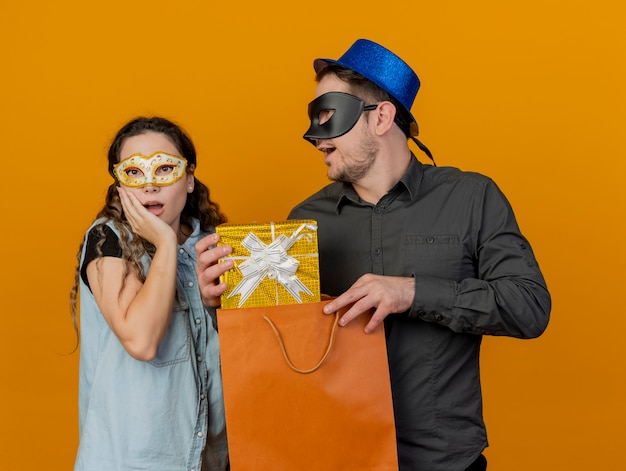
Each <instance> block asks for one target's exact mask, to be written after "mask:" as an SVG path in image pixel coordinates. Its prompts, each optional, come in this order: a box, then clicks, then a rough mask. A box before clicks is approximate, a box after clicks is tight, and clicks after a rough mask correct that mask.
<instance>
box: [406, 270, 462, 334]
mask: <svg viewBox="0 0 626 471" xmlns="http://www.w3.org/2000/svg"><path fill="white" fill-rule="evenodd" d="M412 276H413V277H414V278H415V298H414V299H413V306H411V309H410V310H409V312H408V314H407V316H408V317H410V318H417V319H422V320H423V321H426V322H437V323H439V324H444V325H448V324H450V322H451V320H452V316H451V314H452V309H453V306H454V293H455V289H454V286H455V282H454V281H450V280H443V279H441V278H436V277H432V276H421V275H412Z"/></svg>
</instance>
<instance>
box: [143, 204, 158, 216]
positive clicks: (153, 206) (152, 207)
mask: <svg viewBox="0 0 626 471" xmlns="http://www.w3.org/2000/svg"><path fill="white" fill-rule="evenodd" d="M143 207H144V208H146V209H147V210H148V211H150V212H151V213H153V214H159V213H160V212H161V211H162V210H163V205H162V204H161V203H153V202H151V203H146V204H144V205H143Z"/></svg>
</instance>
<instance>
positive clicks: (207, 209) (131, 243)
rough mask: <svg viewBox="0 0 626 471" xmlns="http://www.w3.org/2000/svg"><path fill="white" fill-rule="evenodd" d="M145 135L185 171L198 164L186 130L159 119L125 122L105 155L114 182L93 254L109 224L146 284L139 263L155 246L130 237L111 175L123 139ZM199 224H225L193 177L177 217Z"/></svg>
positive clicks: (74, 297)
mask: <svg viewBox="0 0 626 471" xmlns="http://www.w3.org/2000/svg"><path fill="white" fill-rule="evenodd" d="M148 132H156V133H159V134H163V135H164V136H165V137H167V138H168V139H169V140H170V141H171V142H172V144H174V146H175V147H176V149H177V150H178V151H179V152H180V155H181V157H184V158H185V159H187V164H188V165H187V171H188V172H190V173H191V172H193V170H195V167H196V165H197V161H196V160H197V159H196V148H195V146H194V144H193V142H192V140H191V138H190V137H189V136H188V135H187V134H186V133H185V131H184V130H183V129H182V128H181V127H180V126H178V125H177V124H175V123H173V122H172V121H170V120H168V119H165V118H162V117H158V116H155V117H138V118H135V119H133V120H131V121H129V122H128V123H126V124H125V125H124V126H123V127H122V128H121V129H120V130H119V131H118V132H117V134H116V135H115V137H114V139H113V141H112V143H111V146H110V147H109V152H108V169H109V174H110V175H111V177H112V178H113V182H112V183H111V185H110V186H109V188H108V190H107V193H106V197H105V202H104V206H103V208H102V209H101V210H100V211H99V212H98V214H97V215H96V219H103V220H104V222H102V223H99V224H97V225H96V226H95V227H94V229H93V230H95V231H97V233H98V234H99V236H100V237H99V239H100V240H99V242H98V244H97V245H96V253H97V255H98V258H100V257H102V249H101V247H102V245H103V244H104V240H105V237H104V226H105V222H106V221H111V222H112V223H113V225H114V226H115V227H116V228H117V230H118V231H119V234H120V238H119V244H120V248H121V251H122V257H121V258H122V260H125V261H126V262H128V263H129V264H130V265H131V266H133V267H135V271H136V272H137V273H138V275H139V277H140V279H141V280H142V281H145V276H144V267H143V265H142V263H141V259H142V257H143V256H144V255H145V254H146V253H147V254H149V255H152V254H153V253H154V247H153V246H152V244H150V243H149V242H148V241H146V240H145V239H143V238H141V237H139V236H138V235H136V234H135V236H134V237H131V233H132V231H131V228H130V225H129V223H128V221H127V220H126V217H125V215H124V213H123V212H122V205H121V203H120V197H119V194H118V192H117V185H118V184H117V180H116V179H115V174H114V173H113V166H114V165H115V164H116V163H118V162H119V158H120V150H121V149H122V146H123V145H124V142H125V141H126V139H128V138H130V137H134V136H139V135H141V134H145V133H148ZM194 218H195V219H198V220H199V221H200V227H201V229H202V230H204V231H209V230H211V228H213V227H215V226H217V225H219V224H222V223H224V222H226V216H225V215H224V214H223V213H222V212H221V211H220V207H219V205H218V204H217V203H216V202H214V201H211V197H210V191H209V188H208V187H207V186H206V185H204V184H203V183H202V182H201V181H200V180H198V179H197V178H196V177H195V176H194V187H193V192H192V193H189V194H188V195H187V202H186V203H185V207H184V208H183V211H182V213H181V216H180V222H181V225H187V226H190V225H191V221H192V220H193V219H194ZM83 244H84V241H83V243H81V244H80V247H79V249H78V253H77V255H76V258H77V266H76V273H75V275H74V285H73V286H72V289H71V291H70V311H71V314H72V322H73V324H74V330H75V332H76V339H77V343H76V347H78V343H79V339H80V335H79V329H78V315H77V305H78V293H79V286H80V258H81V254H82V249H83ZM128 275H129V271H128V270H125V271H124V279H126V277H127V276H128Z"/></svg>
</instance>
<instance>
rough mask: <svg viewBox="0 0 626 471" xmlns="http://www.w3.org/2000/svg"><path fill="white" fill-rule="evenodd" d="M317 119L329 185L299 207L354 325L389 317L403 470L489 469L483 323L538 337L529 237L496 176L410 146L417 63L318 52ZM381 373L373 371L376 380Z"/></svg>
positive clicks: (310, 136)
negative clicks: (433, 161)
mask: <svg viewBox="0 0 626 471" xmlns="http://www.w3.org/2000/svg"><path fill="white" fill-rule="evenodd" d="M314 68H315V71H316V73H317V81H318V85H317V89H316V93H315V99H314V100H313V101H312V102H311V103H310V104H309V117H310V119H311V126H310V128H309V129H308V131H307V132H306V134H305V135H304V138H305V139H307V140H308V141H310V142H311V143H312V144H313V145H315V146H316V147H317V149H318V150H320V151H321V152H322V154H323V158H324V163H325V164H326V166H327V167H328V177H329V178H330V179H331V180H334V182H333V183H331V184H330V185H328V186H327V187H325V188H323V189H322V190H320V191H319V192H318V193H316V194H314V195H312V196H311V197H310V198H308V199H307V200H305V201H304V202H302V203H300V204H299V205H298V206H296V207H295V208H294V209H293V210H292V211H291V213H290V215H289V218H290V219H315V220H316V221H318V225H319V229H318V239H319V254H320V277H321V288H322V293H324V294H328V295H332V296H337V298H336V299H335V300H334V301H333V302H331V303H330V304H328V305H327V312H328V313H330V312H334V311H336V310H338V309H339V308H341V307H344V306H347V305H350V304H352V307H351V308H350V309H349V310H348V311H347V312H346V314H345V315H344V316H343V318H342V319H341V320H340V325H345V324H347V323H348V322H350V321H351V320H353V319H354V318H355V317H357V316H360V315H364V313H365V312H367V311H368V310H369V309H370V308H374V309H375V312H374V314H373V315H372V316H371V319H370V321H369V324H368V325H367V327H366V332H369V331H371V330H372V329H374V328H375V327H376V326H377V325H379V324H380V323H383V322H384V325H385V332H386V336H387V350H388V359H389V369H390V374H391V385H392V392H393V401H394V410H395V421H396V431H397V441H398V457H399V462H400V470H402V471H421V470H423V471H444V470H445V471H460V470H466V469H468V470H484V469H486V460H485V458H484V456H483V455H482V451H483V450H484V449H485V447H486V446H487V437H486V432H485V425H484V422H483V417H482V394H481V388H480V374H479V350H480V344H481V338H482V336H483V335H506V336H512V337H518V338H533V337H537V336H539V335H540V334H541V333H542V332H543V331H544V329H545V328H546V326H547V323H548V319H549V313H550V307H551V300H550V295H549V293H548V291H547V288H546V284H545V281H544V279H543V276H542V274H541V272H540V270H539V267H538V265H537V262H536V260H535V257H534V255H533V252H532V250H531V247H530V244H529V243H528V241H527V240H526V239H525V238H524V237H523V236H522V234H521V233H520V230H519V228H518V225H517V223H516V220H515V217H514V215H513V211H512V209H511V207H510V205H509V203H508V202H507V200H506V198H505V197H504V195H503V194H502V193H501V192H500V190H499V189H498V187H497V186H496V185H495V183H494V182H493V181H492V180H490V179H489V178H487V177H484V176H482V175H478V174H475V173H466V172H461V171H460V170H458V169H456V168H450V167H446V168H443V167H436V166H431V165H423V164H422V163H420V162H419V161H418V160H417V159H416V158H415V156H414V155H413V154H412V153H411V151H410V149H409V146H408V139H409V138H410V139H413V140H414V141H415V142H416V144H417V145H418V147H419V148H420V149H422V150H423V151H425V152H426V153H427V154H428V155H429V157H430V152H428V149H426V148H425V147H424V146H423V145H422V144H421V143H420V142H419V141H417V139H416V138H415V136H416V135H417V124H416V122H415V119H414V118H413V116H412V115H411V112H410V109H411V106H412V104H413V101H414V99H415V95H416V94H417V91H418V89H419V85H420V83H419V80H418V78H417V76H416V74H415V73H414V72H413V70H411V68H410V67H409V66H408V65H407V64H406V63H405V62H404V61H402V59H400V58H399V57H397V56H396V55H395V54H393V53H392V52H391V51H389V50H387V49H386V48H384V47H382V46H380V45H378V44H376V43H374V42H371V41H368V40H362V39H361V40H358V41H356V42H355V43H354V44H353V45H352V46H351V47H350V48H349V49H348V51H347V52H346V53H345V54H344V55H343V56H342V57H341V58H339V59H338V60H330V59H317V60H315V61H314ZM373 380H374V378H373Z"/></svg>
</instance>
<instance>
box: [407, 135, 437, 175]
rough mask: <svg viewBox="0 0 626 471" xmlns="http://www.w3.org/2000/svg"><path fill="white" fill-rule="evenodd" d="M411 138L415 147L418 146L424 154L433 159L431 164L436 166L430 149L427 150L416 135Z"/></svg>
mask: <svg viewBox="0 0 626 471" xmlns="http://www.w3.org/2000/svg"><path fill="white" fill-rule="evenodd" d="M411 139H412V140H413V142H415V144H417V147H419V148H420V150H421V151H422V152H424V154H426V155H427V156H428V158H429V159H430V160H432V161H433V165H434V166H435V167H436V166H437V163H436V162H435V158H434V157H433V154H432V153H431V152H430V150H428V147H426V146H425V145H424V144H422V143H421V142H420V141H419V140H418V139H417V138H416V137H413V136H411Z"/></svg>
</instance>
